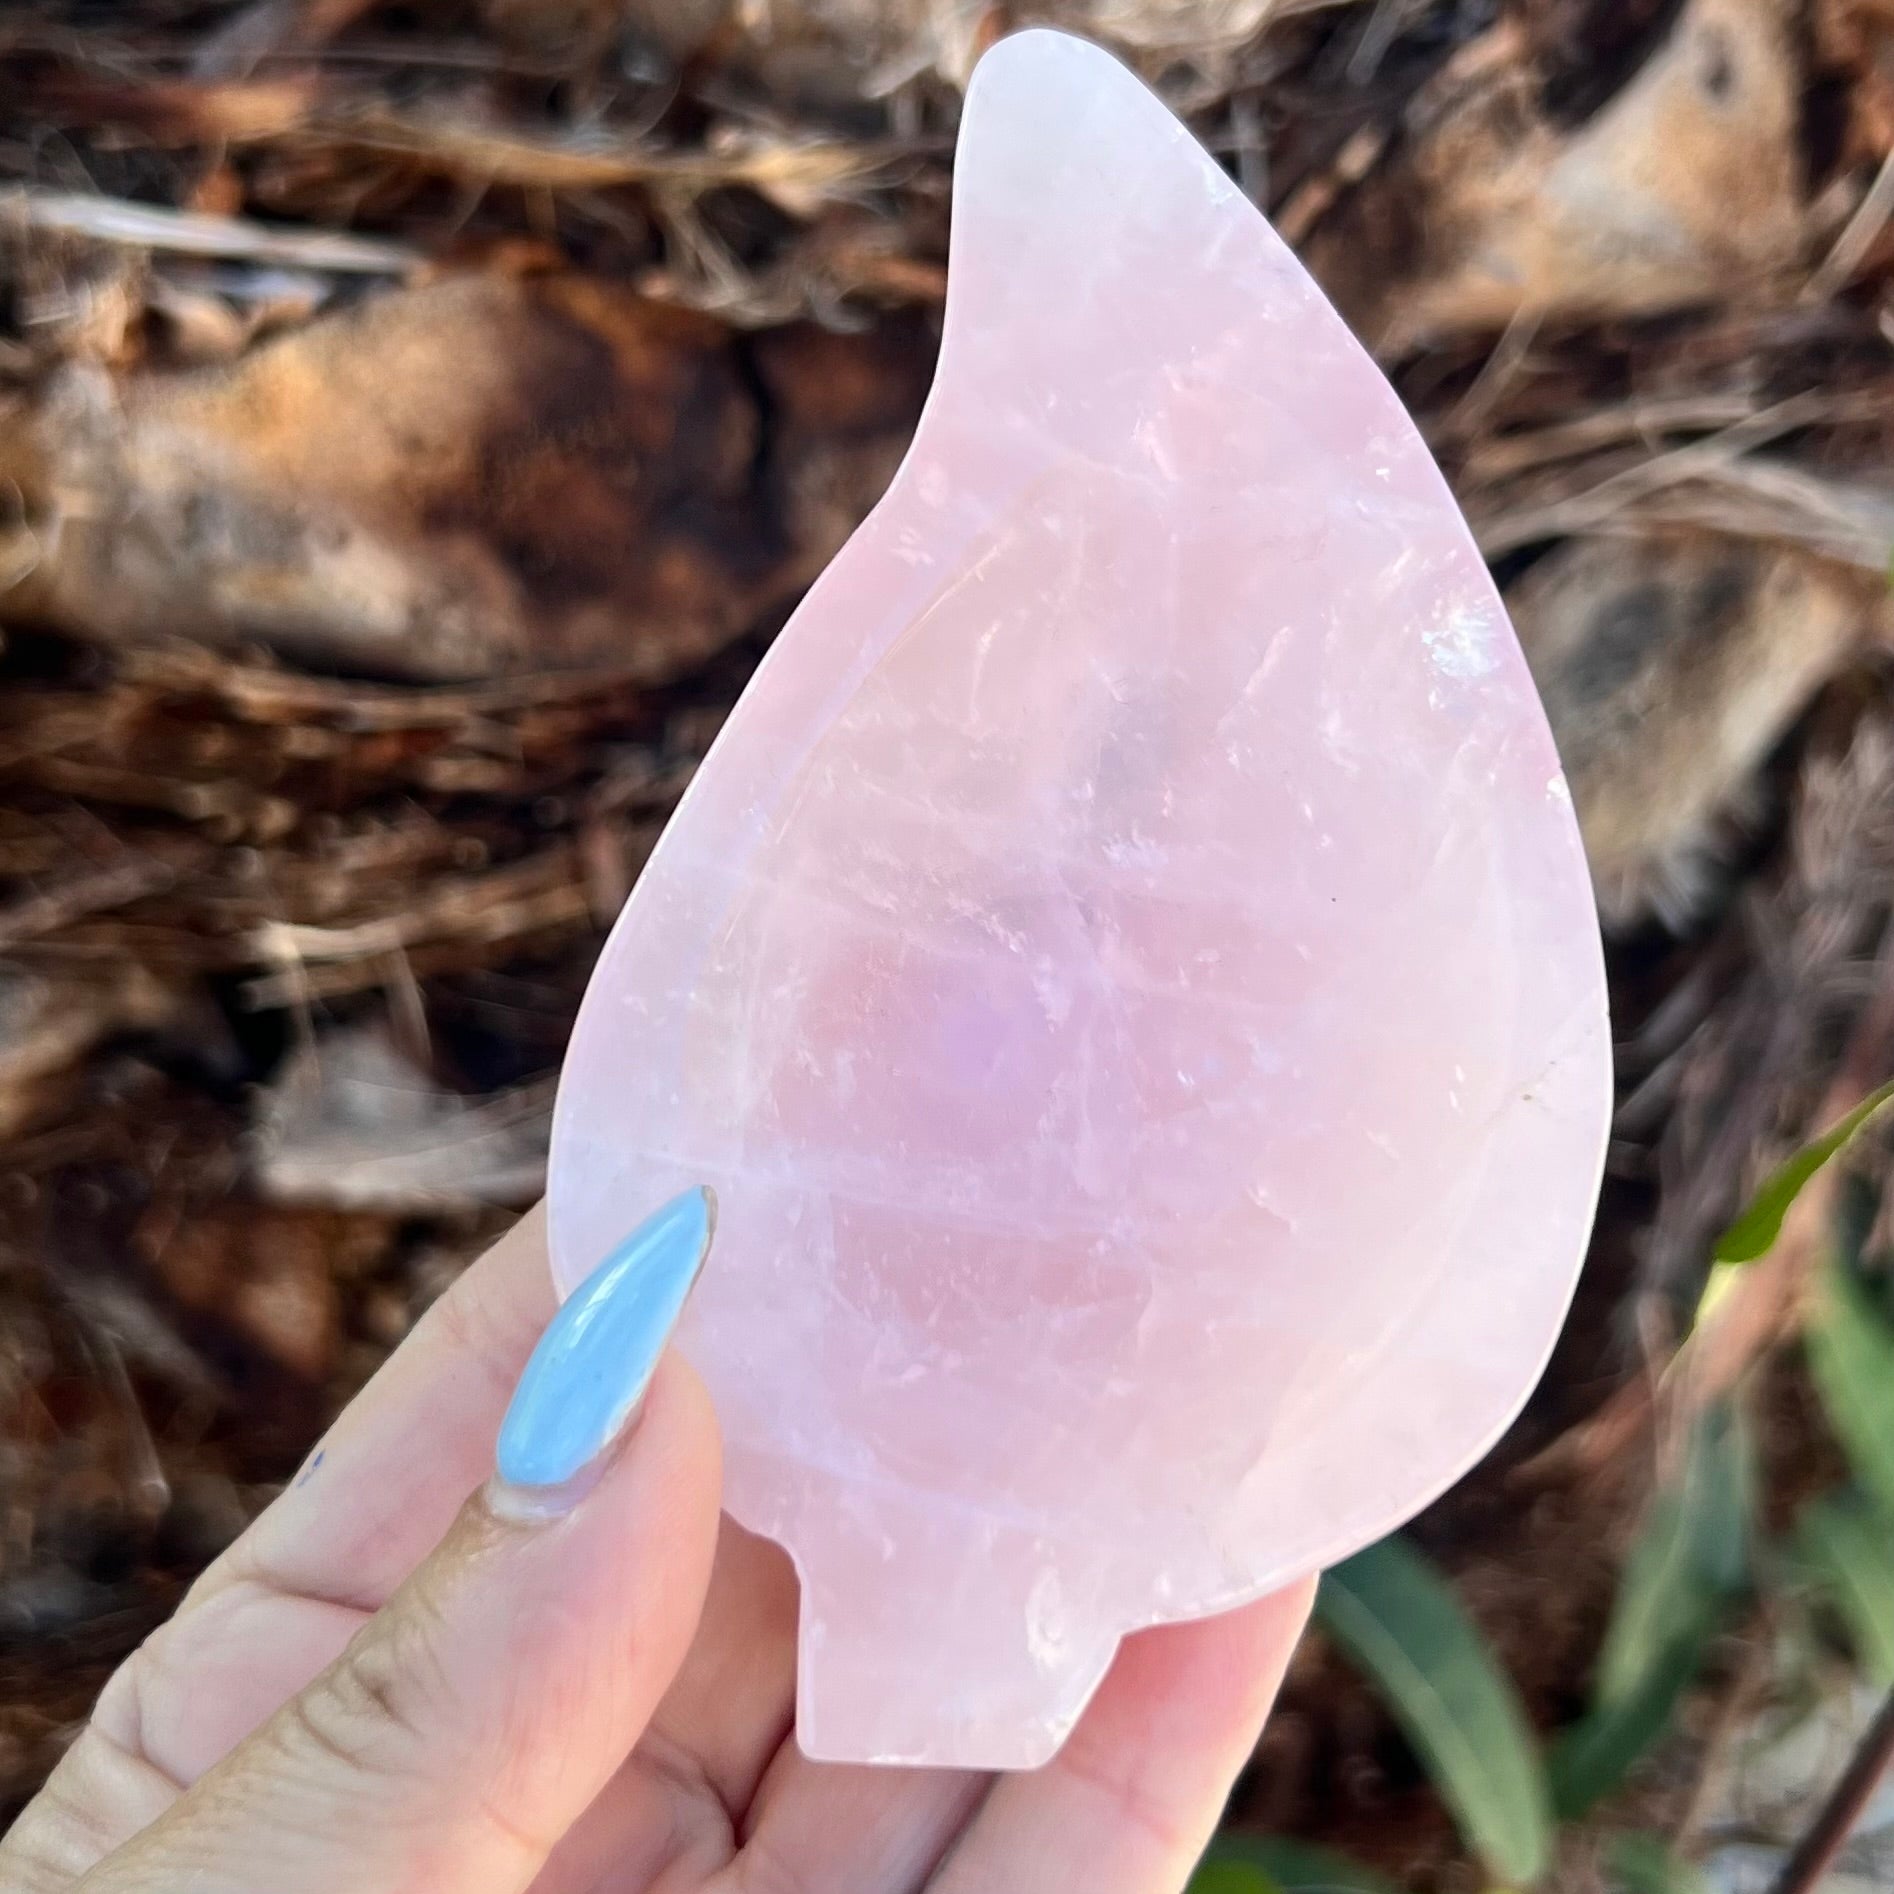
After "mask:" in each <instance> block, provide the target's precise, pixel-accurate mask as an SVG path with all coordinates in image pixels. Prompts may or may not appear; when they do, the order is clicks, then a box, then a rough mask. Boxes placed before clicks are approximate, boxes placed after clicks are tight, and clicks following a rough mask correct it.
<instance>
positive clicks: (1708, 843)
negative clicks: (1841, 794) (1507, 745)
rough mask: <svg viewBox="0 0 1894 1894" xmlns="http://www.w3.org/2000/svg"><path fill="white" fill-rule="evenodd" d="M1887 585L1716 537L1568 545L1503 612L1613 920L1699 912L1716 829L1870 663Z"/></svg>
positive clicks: (1675, 917)
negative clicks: (1815, 710) (1796, 735)
mask: <svg viewBox="0 0 1894 1894" xmlns="http://www.w3.org/2000/svg"><path fill="white" fill-rule="evenodd" d="M1882 591H1883V588H1882V586H1881V585H1880V583H1879V581H1878V579H1876V578H1874V577H1871V576H1869V575H1866V574H1863V573H1862V572H1860V571H1858V570H1856V569H1854V568H1852V567H1849V566H1845V565H1841V564H1838V563H1836V562H1834V561H1831V560H1826V559H1821V558H1818V557H1816V556H1814V555H1812V554H1810V553H1807V552H1804V551H1802V550H1800V549H1799V548H1791V547H1779V546H1772V545H1769V544H1766V543H1764V542H1762V541H1758V540H1750V539H1737V538H1724V537H1721V536H1719V535H1713V534H1708V533H1674V534H1664V535H1660V536H1655V537H1652V538H1648V539H1633V540H1629V541H1626V540H1621V539H1581V540H1572V541H1568V542H1567V543H1566V544H1565V545H1564V546H1562V547H1560V548H1559V549H1558V550H1557V551H1555V552H1553V553H1551V554H1549V555H1548V556H1547V557H1546V558H1544V559H1543V560H1541V561H1540V562H1539V563H1538V564H1537V565H1535V566H1533V567H1532V568H1531V569H1530V570H1529V571H1528V573H1527V574H1526V576H1525V578H1524V579H1523V580H1522V581H1521V582H1520V583H1519V584H1518V585H1516V586H1515V587H1514V588H1513V589H1512V592H1511V595H1510V597H1509V599H1508V604H1509V606H1510V608H1511V610H1512V613H1513V618H1514V622H1515V623H1516V624H1517V626H1518V628H1519V636H1520V640H1521V642H1522V643H1523V644H1524V646H1525V649H1526V655H1527V658H1528V660H1529V661H1530V663H1531V665H1532V668H1533V674H1534V676H1535V678H1536V679H1537V681H1538V685H1539V689H1540V693H1541V695H1542V696H1543V697H1544V699H1545V705H1546V712H1547V715H1548V716H1549V717H1550V718H1551V721H1552V727H1553V730H1554V732H1555V734H1556V736H1557V738H1558V744H1559V753H1560V755H1561V757H1562V758H1563V759H1564V762H1565V768H1566V774H1567V777H1568V779H1569V781H1570V783H1571V786H1572V795H1573V800H1574V802H1575V803H1576V805H1577V809H1578V818H1579V823H1580V826H1581V827H1582V828H1583V830H1584V834H1585V847H1586V852H1587V854H1588V856H1589V857H1590V860H1591V867H1592V875H1593V878H1594V880H1595V881H1596V883H1597V887H1598V896H1599V902H1600V906H1601V907H1602V908H1603V910H1604V912H1605V914H1606V916H1607V918H1608V919H1609V920H1611V921H1614V922H1617V923H1621V924H1622V923H1628V922H1632V921H1636V920H1640V919H1642V918H1644V917H1645V916H1646V915H1647V914H1649V913H1651V912H1655V913H1657V914H1658V915H1660V916H1661V917H1662V918H1664V919H1665V920H1667V921H1670V922H1672V923H1681V922H1682V921H1684V920H1686V919H1688V918H1689V917H1690V916H1691V915H1692V914H1693V913H1694V911H1695V910H1696V909H1697V907H1698V906H1699V905H1700V903H1701V900H1702V897H1703V895H1704V893H1705V891H1706V886H1707V883H1708V880H1709V873H1708V871H1709V870H1710V868H1711V867H1712V866H1713V865H1714V862H1715V858H1716V853H1717V846H1716V844H1717V827H1718V824H1719V822H1720V821H1722V820H1724V819H1726V818H1729V817H1732V816H1734V817H1739V818H1740V817H1741V816H1742V815H1743V814H1744V813H1745V812H1747V811H1748V810H1749V809H1750V808H1751V807H1752V805H1753V802H1754V778H1755V773H1756V771H1757V770H1758V769H1759V768H1760V767H1761V765H1762V763H1763V761H1764V759H1765V758H1766V757H1767V755H1768V753H1769V751H1770V750H1771V749H1772V748H1773V747H1774V745H1775V744H1776V742H1777V741H1778V739H1779V738H1780V737H1781V736H1782V734H1783V732H1784V731H1785V730H1786V729H1787V728H1788V726H1789V725H1790V723H1791V722H1792V721H1793V720H1794V719H1795V717H1796V716H1797V715H1798V714H1799V713H1800V712H1801V710H1802V708H1803V707H1804V705H1806V704H1807V702H1808V701H1809V699H1810V698H1811V697H1812V696H1813V695H1814V694H1815V692H1816V691H1817V690H1819V689H1820V688H1821V686H1822V685H1823V684H1824V683H1826V682H1827V681H1828V679H1829V678H1830V677H1832V676H1833V675H1835V673H1836V672H1837V671H1839V670H1840V669H1841V668H1842V667H1843V666H1844V665H1846V664H1847V663H1848V662H1849V661H1850V659H1852V658H1853V657H1855V656H1856V655H1857V654H1859V653H1860V652H1861V651H1862V650H1863V649H1864V647H1865V646H1866V644H1867V642H1868V640H1869V638H1870V636H1871V634H1872V633H1873V631H1874V629H1875V627H1876V625H1877V623H1878V614H1879V611H1880V605H1881V595H1882Z"/></svg>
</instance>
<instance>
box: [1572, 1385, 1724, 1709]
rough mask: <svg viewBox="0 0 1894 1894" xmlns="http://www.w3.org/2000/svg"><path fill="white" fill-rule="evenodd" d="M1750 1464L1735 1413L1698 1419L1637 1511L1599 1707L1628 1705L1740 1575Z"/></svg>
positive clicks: (1694, 1635)
mask: <svg viewBox="0 0 1894 1894" xmlns="http://www.w3.org/2000/svg"><path fill="white" fill-rule="evenodd" d="M1754 1504H1755V1470H1754V1453H1753V1451H1752V1447H1751V1443H1750V1438H1749V1429H1748V1426H1747V1424H1746V1423H1745V1421H1744V1420H1743V1417H1742V1415H1741V1414H1740V1412H1737V1411H1733V1410H1730V1409H1727V1408H1718V1409H1716V1410H1714V1411H1712V1412H1711V1413H1708V1414H1706V1415H1705V1416H1704V1417H1703V1418H1702V1420H1700V1421H1699V1422H1698V1423H1697V1426H1696V1429H1695V1431H1694V1432H1693V1434H1692V1435H1691V1439H1690V1445H1689V1450H1688V1451H1687V1452H1686V1453H1685V1454H1684V1456H1683V1461H1682V1465H1681V1466H1680V1468H1679V1470H1678V1477H1677V1479H1676V1480H1675V1481H1674V1482H1673V1483H1672V1484H1671V1485H1669V1486H1666V1487H1661V1488H1659V1490H1658V1491H1657V1493H1656V1494H1654V1495H1653V1497H1652V1499H1651V1503H1650V1505H1649V1506H1648V1507H1647V1508H1646V1510H1645V1515H1644V1519H1643V1521H1642V1523H1641V1524H1640V1526H1639V1528H1638V1536H1637V1538H1636V1540H1635V1541H1634V1542H1633V1543H1632V1547H1631V1553H1630V1556H1629V1557H1628V1558H1627V1559H1626V1560H1625V1566H1624V1573H1623V1576H1622V1577H1621V1578H1620V1580H1619V1582H1618V1592H1617V1596H1616V1598H1615V1599H1614V1600H1613V1601H1612V1607H1611V1620H1610V1623H1609V1624H1608V1625H1607V1626H1606V1628H1605V1641H1604V1645H1603V1648H1602V1649H1601V1651H1600V1653H1599V1658H1598V1681H1597V1687H1596V1692H1595V1695H1596V1699H1597V1702H1598V1704H1599V1706H1600V1707H1601V1708H1602V1707H1605V1706H1608V1705H1612V1704H1618V1703H1628V1702H1630V1701H1632V1700H1633V1699H1635V1698H1637V1697H1638V1696H1639V1695H1640V1693H1641V1692H1642V1691H1643V1689H1644V1686H1645V1680H1646V1678H1647V1677H1649V1676H1651V1675H1652V1674H1653V1673H1654V1672H1655V1671H1657V1670H1658V1669H1659V1668H1660V1667H1662V1666H1663V1665H1665V1663H1666V1661H1667V1658H1668V1654H1669V1652H1670V1649H1671V1647H1672V1646H1673V1645H1674V1644H1676V1643H1677V1642H1679V1641H1684V1642H1690V1641H1695V1640H1698V1639H1700V1638H1701V1636H1702V1634H1703V1627H1704V1623H1705V1620H1706V1619H1708V1618H1712V1617H1714V1616H1715V1615H1716V1610H1717V1606H1718V1603H1719V1601H1720V1600H1722V1599H1724V1598H1727V1597H1731V1596H1734V1594H1735V1593H1737V1592H1738V1591H1740V1590H1741V1589H1742V1587H1743V1585H1744V1583H1745V1582H1746V1580H1747V1577H1748V1570H1749V1528H1750V1517H1751V1514H1752V1512H1753V1510H1754Z"/></svg>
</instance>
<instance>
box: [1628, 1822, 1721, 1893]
mask: <svg viewBox="0 0 1894 1894" xmlns="http://www.w3.org/2000/svg"><path fill="white" fill-rule="evenodd" d="M1605 1860H1606V1863H1607V1865H1608V1867H1609V1869H1610V1879H1611V1881H1612V1883H1613V1884H1614V1885H1615V1886H1616V1887H1618V1888H1621V1889H1622V1890H1623V1894H1709V1883H1708V1882H1707V1881H1706V1880H1705V1879H1704V1878H1703V1874H1702V1872H1701V1870H1700V1869H1698V1868H1695V1867H1693V1866H1692V1865H1691V1864H1690V1863H1689V1862H1688V1861H1685V1860H1683V1859H1681V1858H1680V1857H1679V1856H1677V1855H1674V1854H1672V1853H1671V1851H1670V1848H1669V1846H1668V1844H1667V1843H1666V1842H1665V1841H1664V1840H1663V1838H1662V1837H1661V1836H1658V1835H1647V1834H1645V1833H1643V1832H1642V1831H1641V1830H1634V1831H1632V1832H1631V1833H1628V1834H1623V1835H1614V1836H1613V1837H1612V1838H1611V1842H1610V1845H1609V1846H1608V1847H1607V1849H1606V1851H1605Z"/></svg>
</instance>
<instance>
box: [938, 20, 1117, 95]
mask: <svg viewBox="0 0 1894 1894" xmlns="http://www.w3.org/2000/svg"><path fill="white" fill-rule="evenodd" d="M1061 78H1063V79H1064V80H1066V81H1067V82H1068V83H1069V82H1070V81H1071V80H1073V79H1083V80H1084V81H1085V82H1086V83H1088V84H1092V85H1097V84H1100V83H1106V84H1109V83H1112V82H1113V81H1122V82H1124V83H1126V84H1128V85H1130V86H1133V87H1135V88H1137V89H1138V90H1139V91H1142V90H1144V86H1143V82H1142V81H1141V80H1140V79H1139V78H1138V76H1137V75H1136V74H1135V73H1134V72H1132V71H1131V69H1130V68H1129V67H1128V66H1126V65H1125V64H1124V63H1123V61H1121V60H1120V59H1118V58H1117V57H1115V56H1114V55H1113V54H1111V53H1108V52H1107V51H1106V50H1105V49H1104V48H1103V47H1102V46H1099V45H1096V44H1094V42H1092V41H1091V40H1088V39H1081V38H1080V37H1079V36H1078V34H1076V33H1064V32H1061V31H1060V30H1059V29H1058V28H1057V27H1052V26H1029V27H1024V28H1022V29H1021V30H1020V31H1019V32H1017V33H1008V34H1007V35H1006V37H1005V38H1004V39H1000V40H995V41H994V43H993V44H992V45H991V46H989V47H988V48H987V50H986V51H985V52H984V53H982V54H981V55H980V58H979V61H978V63H977V64H976V65H975V66H974V69H973V76H972V78H971V79H969V80H968V82H967V100H966V103H967V109H968V110H969V111H971V110H972V109H973V108H974V106H975V103H976V101H978V102H979V103H980V104H981V105H989V104H992V103H994V102H996V98H997V95H999V94H1002V93H1004V92H1009V91H1012V90H1013V89H1015V88H1019V89H1022V90H1025V91H1027V92H1028V93H1029V94H1032V95H1037V94H1038V93H1039V92H1040V91H1041V90H1042V88H1044V87H1045V86H1046V85H1048V84H1056V83H1057V82H1058V81H1059V80H1060V79H1061Z"/></svg>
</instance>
